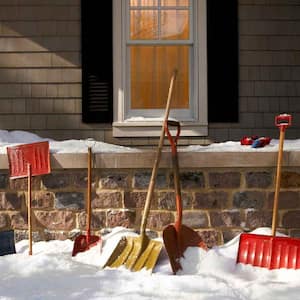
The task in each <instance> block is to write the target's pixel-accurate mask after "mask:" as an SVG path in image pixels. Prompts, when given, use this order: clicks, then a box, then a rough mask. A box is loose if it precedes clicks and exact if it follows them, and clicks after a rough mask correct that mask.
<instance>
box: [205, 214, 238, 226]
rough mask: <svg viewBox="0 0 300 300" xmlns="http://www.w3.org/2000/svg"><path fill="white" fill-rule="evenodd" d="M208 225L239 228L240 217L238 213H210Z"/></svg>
mask: <svg viewBox="0 0 300 300" xmlns="http://www.w3.org/2000/svg"><path fill="white" fill-rule="evenodd" d="M210 223H211V226H212V227H223V226H225V227H239V226H241V215H240V212H239V211H220V212H219V211H214V212H210Z"/></svg>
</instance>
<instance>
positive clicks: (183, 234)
mask: <svg viewBox="0 0 300 300" xmlns="http://www.w3.org/2000/svg"><path fill="white" fill-rule="evenodd" d="M169 126H175V127H177V134H176V136H175V138H173V137H172V135H171V133H170V131H169ZM165 132H166V134H167V136H168V139H169V141H170V144H171V151H172V165H173V173H174V174H173V176H174V187H175V192H176V210H177V220H176V222H175V224H170V225H168V226H167V227H166V228H165V229H164V230H163V240H164V244H165V248H166V251H167V253H168V256H169V259H170V264H171V267H172V270H173V273H174V274H176V272H177V271H178V270H180V269H182V267H181V265H180V258H181V257H183V253H184V251H185V250H186V248H187V247H200V248H203V249H205V250H207V246H206V245H205V243H204V242H203V240H202V239H201V237H200V236H199V235H198V233H197V232H196V231H194V230H193V229H192V228H190V227H188V226H186V225H184V224H182V200H181V190H180V182H179V165H178V155H177V140H178V138H179V135H180V123H179V122H177V121H170V120H168V121H167V122H165Z"/></svg>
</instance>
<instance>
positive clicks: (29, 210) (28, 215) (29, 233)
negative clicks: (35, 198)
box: [27, 164, 32, 255]
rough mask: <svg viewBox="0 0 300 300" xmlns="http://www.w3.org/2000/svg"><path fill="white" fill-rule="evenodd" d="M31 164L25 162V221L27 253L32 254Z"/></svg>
mask: <svg viewBox="0 0 300 300" xmlns="http://www.w3.org/2000/svg"><path fill="white" fill-rule="evenodd" d="M31 175H32V171H31V165H30V164H27V178H28V179H27V180H28V184H27V194H28V196H27V202H28V203H27V222H28V240H29V245H28V254H29V255H32V219H31Z"/></svg>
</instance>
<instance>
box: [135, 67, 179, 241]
mask: <svg viewBox="0 0 300 300" xmlns="http://www.w3.org/2000/svg"><path fill="white" fill-rule="evenodd" d="M176 75H177V70H174V72H173V75H172V77H171V81H170V86H169V92H168V99H167V105H166V110H165V116H164V120H163V124H162V128H161V133H160V138H159V144H158V148H157V152H156V158H155V161H154V166H153V169H152V174H151V178H150V183H149V187H148V191H147V197H146V202H145V208H144V213H143V216H142V222H141V227H140V234H141V235H145V229H146V224H147V218H148V215H149V211H150V205H151V199H152V196H153V191H154V187H155V179H156V175H157V171H158V166H159V162H160V157H161V152H162V147H163V143H164V137H165V127H164V124H165V122H167V120H168V117H169V112H170V108H171V98H172V93H173V86H174V81H175V79H176Z"/></svg>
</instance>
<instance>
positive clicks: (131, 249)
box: [104, 236, 162, 271]
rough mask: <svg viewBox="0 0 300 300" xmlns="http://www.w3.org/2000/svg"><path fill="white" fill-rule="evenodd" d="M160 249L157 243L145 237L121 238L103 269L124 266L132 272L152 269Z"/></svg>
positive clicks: (160, 244)
mask: <svg viewBox="0 0 300 300" xmlns="http://www.w3.org/2000/svg"><path fill="white" fill-rule="evenodd" d="M161 248H162V243H161V242H159V241H154V240H150V239H149V238H148V237H147V236H143V237H142V236H139V237H123V238H122V239H121V240H120V242H119V243H118V245H117V247H116V248H115V249H114V251H113V253H112V254H111V256H110V258H109V259H108V261H107V263H106V264H105V266H104V267H111V268H118V267H120V266H121V265H124V266H125V267H126V268H127V269H129V270H132V271H140V270H141V269H143V268H146V269H147V270H151V271H152V269H153V268H154V266H155V264H156V261H157V259H158V256H159V254H160V251H161Z"/></svg>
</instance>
